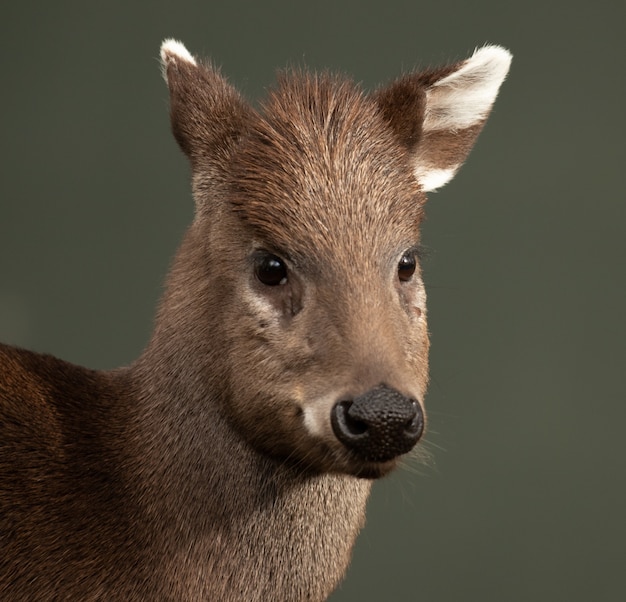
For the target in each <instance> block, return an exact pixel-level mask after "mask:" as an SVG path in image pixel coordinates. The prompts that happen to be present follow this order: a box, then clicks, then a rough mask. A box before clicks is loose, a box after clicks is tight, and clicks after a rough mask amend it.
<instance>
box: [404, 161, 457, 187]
mask: <svg viewBox="0 0 626 602" xmlns="http://www.w3.org/2000/svg"><path fill="white" fill-rule="evenodd" d="M457 169H458V165H456V166H455V167H450V168H448V169H437V168H436V167H431V168H424V167H416V168H415V172H414V173H415V178H416V179H417V181H418V182H419V183H420V184H421V186H422V190H423V191H424V192H433V191H434V190H437V188H441V187H442V186H443V185H444V184H447V183H448V182H449V181H450V180H451V179H452V178H453V177H454V174H455V173H456V170H457Z"/></svg>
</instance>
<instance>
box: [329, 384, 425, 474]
mask: <svg viewBox="0 0 626 602" xmlns="http://www.w3.org/2000/svg"><path fill="white" fill-rule="evenodd" d="M331 424H332V427H333V431H334V433H335V435H336V437H337V439H339V441H341V443H343V445H344V446H345V447H346V448H348V449H349V450H351V451H352V452H354V453H356V454H357V455H358V456H359V457H361V458H362V459H363V460H366V461H368V462H387V461H389V460H392V459H393V458H395V457H397V456H399V455H401V454H405V453H407V452H409V451H410V450H411V449H412V448H413V446H414V445H415V444H416V443H417V441H418V440H419V438H420V437H421V436H422V433H423V431H424V413H423V412H422V408H421V406H420V404H419V403H418V402H417V401H416V400H414V399H411V398H409V397H405V396H404V395H402V394H401V393H400V392H398V391H396V390H395V389H392V388H391V387H388V386H387V385H380V386H378V387H375V388H374V389H371V390H370V391H367V392H366V393H363V394H362V395H359V396H357V397H355V398H354V399H352V400H342V401H339V402H337V403H336V404H335V405H334V406H333V408H332V410H331Z"/></svg>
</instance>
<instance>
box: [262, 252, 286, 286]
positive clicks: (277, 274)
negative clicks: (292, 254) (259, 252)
mask: <svg viewBox="0 0 626 602" xmlns="http://www.w3.org/2000/svg"><path fill="white" fill-rule="evenodd" d="M255 273H256V277H257V278H258V279H259V280H260V281H261V282H262V283H263V284H265V285H267V286H278V285H279V284H285V283H286V282H287V266H286V265H285V264H284V263H283V261H282V260H281V259H279V258H278V257H276V256H275V255H266V256H265V257H262V258H261V259H259V261H258V262H257V264H256V266H255Z"/></svg>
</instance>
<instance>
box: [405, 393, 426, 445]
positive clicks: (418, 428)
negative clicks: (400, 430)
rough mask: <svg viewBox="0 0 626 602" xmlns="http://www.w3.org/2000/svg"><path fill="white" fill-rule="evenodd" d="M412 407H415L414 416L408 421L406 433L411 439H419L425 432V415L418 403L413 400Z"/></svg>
mask: <svg viewBox="0 0 626 602" xmlns="http://www.w3.org/2000/svg"><path fill="white" fill-rule="evenodd" d="M411 405H412V406H413V416H412V417H411V418H409V419H408V420H407V421H406V423H405V429H404V432H405V434H406V435H407V436H409V437H416V438H419V437H420V435H421V434H422V431H423V430H424V413H423V412H422V407H421V406H420V404H419V403H418V402H417V401H415V400H411Z"/></svg>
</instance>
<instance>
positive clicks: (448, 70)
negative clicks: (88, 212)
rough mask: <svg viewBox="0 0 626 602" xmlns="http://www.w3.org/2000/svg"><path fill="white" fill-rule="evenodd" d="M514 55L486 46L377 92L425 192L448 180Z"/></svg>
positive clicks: (482, 120)
mask: <svg viewBox="0 0 626 602" xmlns="http://www.w3.org/2000/svg"><path fill="white" fill-rule="evenodd" d="M510 64H511V54H510V53H509V52H508V51H507V50H505V49H504V48H501V47H499V46H485V47H483V48H480V49H479V50H477V51H476V52H475V53H474V55H473V56H472V57H471V58H469V59H467V60H465V61H462V62H460V63H457V64H456V65H452V66H448V67H444V68H440V69H435V70H431V71H425V72H422V73H414V74H411V75H408V76H406V77H404V78H402V79H400V80H398V81H397V82H395V83H394V84H392V85H391V86H389V87H388V88H386V89H384V90H382V91H381V92H379V93H378V94H377V96H376V100H377V102H378V105H379V108H380V110H381V112H382V114H383V116H384V117H385V118H386V119H387V121H388V122H389V123H390V125H391V127H392V129H393V130H394V132H395V133H396V136H397V137H399V139H400V141H401V142H402V143H403V144H404V145H405V146H407V147H408V148H409V149H410V152H411V156H412V160H413V169H414V173H415V177H416V178H417V180H418V181H419V182H420V184H421V185H422V188H423V189H424V190H425V191H432V190H436V189H437V188H439V187H441V186H443V185H444V184H446V183H447V182H449V181H450V180H451V179H452V177H453V176H454V174H455V173H456V171H457V170H458V168H459V167H460V166H461V165H462V163H463V161H464V160H465V158H466V157H467V155H468V153H469V152H470V150H471V148H472V146H473V145H474V142H475V141H476V138H477V136H478V134H479V133H480V131H481V130H482V128H483V125H484V124H485V121H486V120H487V117H488V115H489V112H490V111H491V107H492V105H493V103H494V101H495V99H496V96H497V95H498V90H499V89H500V85H501V84H502V82H503V81H504V78H505V77H506V74H507V73H508V70H509V66H510Z"/></svg>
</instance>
